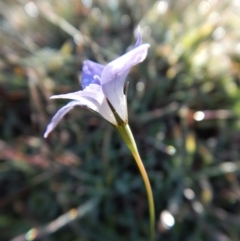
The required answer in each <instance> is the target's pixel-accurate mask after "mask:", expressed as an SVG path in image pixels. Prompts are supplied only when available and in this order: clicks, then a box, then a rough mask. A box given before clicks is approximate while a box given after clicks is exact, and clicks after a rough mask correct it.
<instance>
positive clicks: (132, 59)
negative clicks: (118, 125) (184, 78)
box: [101, 44, 150, 121]
mask: <svg viewBox="0 0 240 241" xmlns="http://www.w3.org/2000/svg"><path fill="white" fill-rule="evenodd" d="M149 47H150V45H149V44H142V45H140V46H138V47H136V48H134V49H132V50H131V51H129V52H127V53H126V54H124V55H122V56H121V57H119V58H117V59H115V60H113V61H112V62H110V63H109V64H107V65H106V67H105V68H104V70H103V72H102V75H101V85H102V90H103V93H104V94H105V96H106V98H107V99H108V100H109V101H110V103H111V104H112V106H113V108H114V109H115V110H116V111H117V113H118V115H119V116H120V117H121V118H122V120H124V121H126V120H127V118H128V117H127V105H126V97H125V95H124V93H123V87H124V83H125V79H126V77H127V74H128V73H129V71H130V69H131V68H132V67H133V66H135V65H137V64H138V63H140V62H142V61H143V60H144V59H145V58H146V56H147V53H148V48H149Z"/></svg>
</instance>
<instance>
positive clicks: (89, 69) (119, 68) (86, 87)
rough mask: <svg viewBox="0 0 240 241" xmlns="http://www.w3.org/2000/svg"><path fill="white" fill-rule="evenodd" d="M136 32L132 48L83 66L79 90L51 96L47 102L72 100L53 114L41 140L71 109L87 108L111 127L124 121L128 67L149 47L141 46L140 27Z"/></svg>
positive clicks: (144, 53) (126, 116)
mask: <svg viewBox="0 0 240 241" xmlns="http://www.w3.org/2000/svg"><path fill="white" fill-rule="evenodd" d="M137 33H138V37H137V42H136V44H135V46H134V48H133V49H132V50H130V51H129V52H127V53H126V54H124V55H122V56H121V57H119V58H117V59H115V60H113V61H112V62H110V63H109V64H107V65H106V66H103V65H100V64H98V63H95V62H93V61H90V60H86V61H85V62H84V63H83V68H82V79H81V84H82V88H83V90H80V91H77V92H74V93H69V94H62V95H54V96H52V97H51V99H71V100H73V101H71V102H70V103H68V104H67V105H65V106H64V107H62V108H61V109H60V110H59V111H58V112H57V113H56V114H55V115H54V117H53V118H52V121H51V123H50V124H49V125H48V127H47V130H46V132H45V134H44V137H47V136H48V134H49V133H50V132H51V131H52V130H53V129H54V128H55V127H56V125H57V124H58V123H59V121H60V120H61V119H62V118H63V116H64V115H65V114H66V113H67V112H69V111H70V110H71V109H72V108H73V107H75V106H81V107H85V108H88V109H90V110H92V111H94V112H96V113H98V114H99V115H101V116H102V117H103V118H104V119H106V120H107V121H108V122H110V123H111V124H113V125H115V126H117V125H118V124H119V119H120V120H121V122H122V123H127V122H128V113H127V102H126V96H125V94H124V83H125V80H126V77H127V75H128V73H129V71H130V70H131V68H132V67H133V66H135V65H137V64H138V63H140V62H142V61H143V60H144V59H145V58H146V56H147V52H148V48H149V47H150V45H149V44H142V36H141V32H140V28H138V30H137ZM116 118H117V119H116Z"/></svg>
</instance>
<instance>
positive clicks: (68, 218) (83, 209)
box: [10, 199, 98, 241]
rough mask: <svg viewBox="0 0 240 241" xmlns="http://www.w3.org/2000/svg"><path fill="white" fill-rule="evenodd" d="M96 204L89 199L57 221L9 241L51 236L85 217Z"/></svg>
mask: <svg viewBox="0 0 240 241" xmlns="http://www.w3.org/2000/svg"><path fill="white" fill-rule="evenodd" d="M97 203H98V201H97V199H91V200H89V201H87V202H86V203H85V204H82V205H80V206H79V207H78V208H72V209H71V210H69V211H68V212H66V213H65V214H63V215H61V216H59V217H58V218H57V219H55V220H54V221H52V222H50V223H48V224H47V225H45V226H44V227H39V228H32V229H30V230H29V231H28V232H26V233H24V234H22V235H19V236H17V237H15V238H13V239H11V240H10V241H33V240H36V239H38V238H42V237H44V236H46V235H49V234H52V233H54V232H56V231H58V230H59V229H61V228H63V227H64V226H66V225H68V224H70V223H71V222H73V221H74V220H76V219H79V218H82V217H83V216H85V215H86V214H87V213H88V212H90V211H92V210H93V209H94V207H95V206H96V205H97Z"/></svg>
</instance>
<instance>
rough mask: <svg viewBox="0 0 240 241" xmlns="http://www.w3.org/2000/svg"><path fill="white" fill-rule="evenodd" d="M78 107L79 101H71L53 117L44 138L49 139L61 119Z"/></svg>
mask: <svg viewBox="0 0 240 241" xmlns="http://www.w3.org/2000/svg"><path fill="white" fill-rule="evenodd" d="M76 105H79V102H78V101H71V102H69V103H68V104H67V105H65V106H63V107H62V108H61V109H59V110H58V112H57V113H56V114H55V115H54V116H53V118H52V120H51V122H50V124H48V126H47V129H46V131H45V133H44V138H47V137H48V135H49V133H50V132H52V130H53V129H54V128H55V127H56V126H57V124H58V123H59V122H60V121H61V119H62V118H63V117H64V116H65V115H66V114H67V113H68V112H69V111H70V110H71V109H73V107H74V106H76Z"/></svg>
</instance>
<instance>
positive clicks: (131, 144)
mask: <svg viewBox="0 0 240 241" xmlns="http://www.w3.org/2000/svg"><path fill="white" fill-rule="evenodd" d="M116 128H117V130H118V131H119V133H120V135H121V136H122V138H123V140H124V141H125V143H126V145H127V146H128V148H129V150H130V151H131V153H132V155H133V156H134V159H135V161H136V163H137V165H138V168H139V170H140V173H141V175H142V178H143V181H144V184H145V187H146V191H147V196H148V205H149V216H150V240H151V241H154V240H155V211H154V200H153V194H152V188H151V185H150V182H149V179H148V175H147V172H146V169H145V167H144V165H143V162H142V160H141V157H140V155H139V152H138V149H137V146H136V143H135V140H134V137H133V135H132V132H131V129H130V127H129V125H128V124H124V125H120V126H117V127H116Z"/></svg>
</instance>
